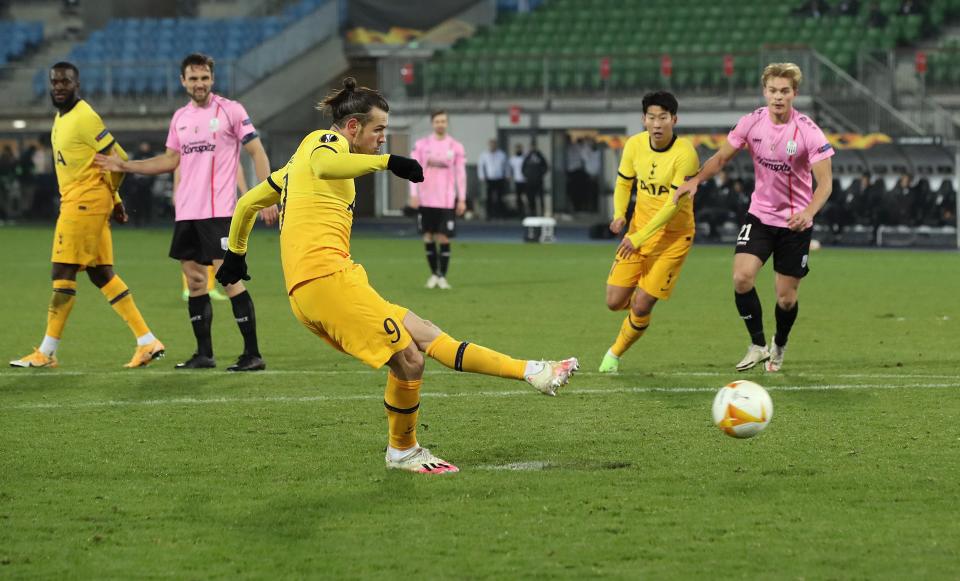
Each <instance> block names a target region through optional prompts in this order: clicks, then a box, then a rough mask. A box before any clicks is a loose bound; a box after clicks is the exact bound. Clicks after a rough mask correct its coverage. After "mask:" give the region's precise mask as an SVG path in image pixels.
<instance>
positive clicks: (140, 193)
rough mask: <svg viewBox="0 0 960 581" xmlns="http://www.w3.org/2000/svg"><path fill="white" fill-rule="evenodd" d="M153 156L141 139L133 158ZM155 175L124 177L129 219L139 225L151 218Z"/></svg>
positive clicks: (150, 148) (147, 222)
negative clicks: (127, 196)
mask: <svg viewBox="0 0 960 581" xmlns="http://www.w3.org/2000/svg"><path fill="white" fill-rule="evenodd" d="M153 156H154V153H153V148H152V147H151V146H150V143H149V142H147V141H141V142H140V145H138V146H137V152H136V153H135V154H134V155H133V159H135V160H141V159H150V158H151V157H153ZM156 181H157V178H156V176H151V175H145V174H129V175H128V176H127V179H126V184H125V185H126V186H127V194H128V195H129V196H130V201H129V204H130V207H129V208H128V211H129V212H130V221H131V222H132V223H133V225H134V226H137V227H140V226H145V225H147V224H149V223H150V222H151V221H152V220H153V184H154V183H155V182H156Z"/></svg>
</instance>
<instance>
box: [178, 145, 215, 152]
mask: <svg viewBox="0 0 960 581" xmlns="http://www.w3.org/2000/svg"><path fill="white" fill-rule="evenodd" d="M215 149H217V146H216V145H215V144H213V143H196V144H191V145H184V146H181V147H180V152H181V154H182V155H188V154H191V153H204V152H206V151H214V150H215Z"/></svg>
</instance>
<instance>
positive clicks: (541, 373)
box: [523, 357, 580, 396]
mask: <svg viewBox="0 0 960 581" xmlns="http://www.w3.org/2000/svg"><path fill="white" fill-rule="evenodd" d="M537 363H539V364H540V366H539V369H538V370H536V371H534V372H533V373H530V374H528V375H524V376H523V379H524V380H526V382H527V383H529V384H530V385H532V386H533V387H534V388H535V389H536V390H537V391H539V392H540V393H542V394H544V395H552V396H555V395H557V390H558V389H559V388H560V387H562V386H564V385H566V384H567V382H568V381H570V377H571V376H572V375H573V374H574V372H575V371H576V370H578V369H580V362H579V361H577V358H576V357H571V358H569V359H564V360H563V361H538V362H537Z"/></svg>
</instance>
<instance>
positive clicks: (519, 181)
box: [510, 143, 534, 216]
mask: <svg viewBox="0 0 960 581" xmlns="http://www.w3.org/2000/svg"><path fill="white" fill-rule="evenodd" d="M525 157H526V156H525V155H524V154H523V145H522V144H519V143H518V144H517V145H516V146H515V147H514V148H513V155H512V156H510V178H511V179H512V180H513V191H514V192H516V193H517V208H518V209H521V212H523V213H524V214H525V215H527V216H533V215H534V214H531V213H530V210H529V209H527V208H524V204H525V202H526V199H525V196H526V193H527V180H526V178H524V177H523V160H524V159H525Z"/></svg>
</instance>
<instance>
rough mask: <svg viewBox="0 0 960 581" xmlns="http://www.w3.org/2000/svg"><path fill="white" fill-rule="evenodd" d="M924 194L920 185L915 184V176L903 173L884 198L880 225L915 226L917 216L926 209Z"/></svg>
mask: <svg viewBox="0 0 960 581" xmlns="http://www.w3.org/2000/svg"><path fill="white" fill-rule="evenodd" d="M923 194H924V192H923V191H922V186H921V185H920V184H914V183H913V176H911V175H910V174H908V173H903V174H901V175H900V178H899V179H898V180H897V184H896V185H895V186H893V188H891V189H890V191H889V192H886V194H884V196H883V205H882V207H881V217H880V220H879V221H880V223H882V224H887V225H897V226H900V225H903V226H914V225H916V224H917V220H916V217H917V214H918V212H919V211H920V209H921V208H923V207H924V201H925V200H924V197H925V196H924V195H923Z"/></svg>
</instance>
